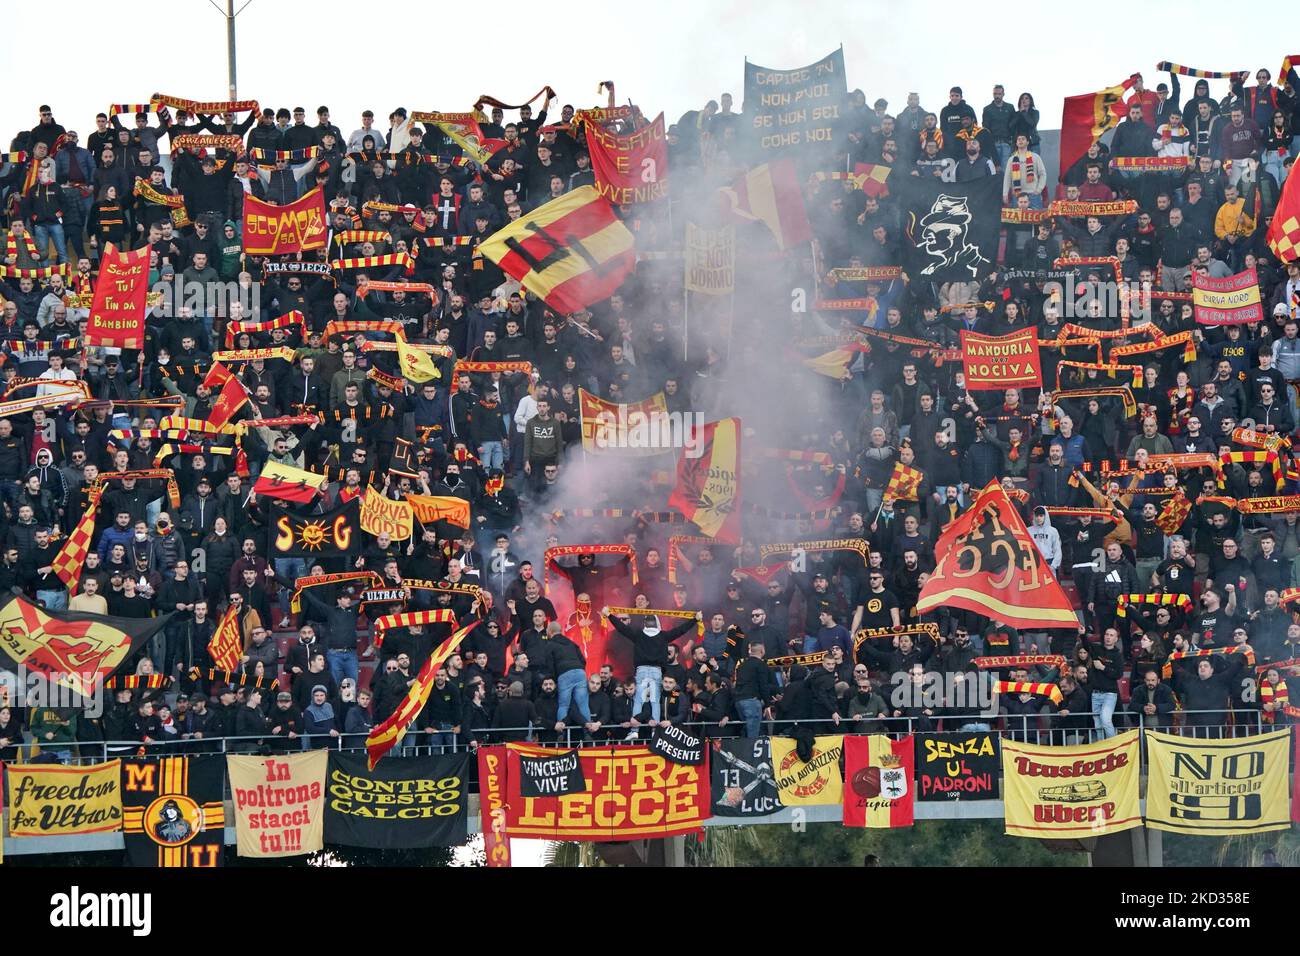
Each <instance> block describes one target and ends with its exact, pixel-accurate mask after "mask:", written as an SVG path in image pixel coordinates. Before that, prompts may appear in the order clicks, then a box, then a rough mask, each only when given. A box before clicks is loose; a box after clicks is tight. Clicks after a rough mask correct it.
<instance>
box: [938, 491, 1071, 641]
mask: <svg viewBox="0 0 1300 956" xmlns="http://www.w3.org/2000/svg"><path fill="white" fill-rule="evenodd" d="M934 556H935V561H936V564H935V568H934V573H933V574H931V575H930V578H929V580H928V581H926V582H925V586H924V587H922V588H921V596H920V597H919V598H918V599H917V602H916V610H917V613H918V614H924V613H925V612H926V611H932V610H934V609H935V608H939V607H943V606H945V605H946V606H949V607H960V608H965V609H966V610H968V611H974V612H976V613H977V614H985V615H987V616H988V617H991V618H992V619H993V620H995V621H998V622H1000V623H1003V624H1010V625H1011V626H1013V627H1023V628H1030V629H1035V630H1042V629H1044V628H1057V627H1063V628H1070V629H1074V628H1077V627H1078V626H1079V619H1078V617H1077V616H1076V615H1075V612H1074V606H1073V605H1072V604H1071V603H1070V599H1069V598H1068V597H1066V594H1065V591H1063V590H1062V589H1061V585H1060V583H1059V582H1058V581H1057V580H1056V578H1055V577H1054V576H1053V575H1052V571H1051V569H1050V568H1049V567H1048V566H1047V564H1046V562H1044V561H1043V555H1042V552H1040V551H1039V550H1038V546H1037V545H1036V544H1034V542H1033V539H1031V538H1030V537H1029V532H1028V530H1027V529H1026V528H1025V522H1024V520H1023V519H1022V518H1021V517H1020V513H1019V512H1018V511H1016V508H1015V505H1014V504H1012V502H1011V499H1010V498H1008V497H1007V493H1006V491H1005V490H1003V488H1002V486H1001V485H999V484H998V483H997V482H992V481H991V482H989V484H988V486H987V487H986V488H985V489H984V490H983V491H981V492H980V493H979V494H978V495H977V496H976V497H975V503H974V504H973V505H972V506H971V508H970V510H968V511H967V512H966V513H965V514H962V515H960V516H958V518H957V520H955V521H954V522H953V523H952V524H950V525H949V526H948V528H947V530H946V531H944V533H943V534H942V535H940V537H939V540H938V542H937V543H936V544H935V546H934Z"/></svg>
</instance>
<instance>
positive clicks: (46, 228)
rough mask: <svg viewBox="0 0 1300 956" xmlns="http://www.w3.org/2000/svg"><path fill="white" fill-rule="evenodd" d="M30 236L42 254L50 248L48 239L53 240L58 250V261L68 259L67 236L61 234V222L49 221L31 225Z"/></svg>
mask: <svg viewBox="0 0 1300 956" xmlns="http://www.w3.org/2000/svg"><path fill="white" fill-rule="evenodd" d="M32 238H33V239H34V240H35V242H36V248H37V249H38V250H39V251H40V253H41V255H42V256H44V255H45V254H46V252H47V251H48V250H49V248H50V240H51V239H53V240H54V248H55V250H56V251H57V252H58V255H59V261H60V262H67V261H68V238H67V236H65V235H64V234H63V223H61V222H49V223H38V224H37V225H35V226H33V227H32Z"/></svg>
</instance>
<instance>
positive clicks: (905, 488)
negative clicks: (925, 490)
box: [885, 461, 925, 501]
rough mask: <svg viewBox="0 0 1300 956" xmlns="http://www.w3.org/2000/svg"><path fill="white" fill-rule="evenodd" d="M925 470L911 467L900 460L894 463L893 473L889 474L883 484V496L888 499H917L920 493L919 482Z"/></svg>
mask: <svg viewBox="0 0 1300 956" xmlns="http://www.w3.org/2000/svg"><path fill="white" fill-rule="evenodd" d="M924 478H925V472H923V471H921V470H920V469H919V468H912V467H910V466H908V465H905V464H903V463H902V462H901V461H898V462H895V463H894V473H893V474H892V475H890V476H889V484H888V485H886V486H885V497H886V498H888V499H889V500H890V501H917V500H919V497H920V494H921V482H922V481H923V480H924Z"/></svg>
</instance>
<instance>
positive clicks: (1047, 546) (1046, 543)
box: [1029, 512, 1061, 574]
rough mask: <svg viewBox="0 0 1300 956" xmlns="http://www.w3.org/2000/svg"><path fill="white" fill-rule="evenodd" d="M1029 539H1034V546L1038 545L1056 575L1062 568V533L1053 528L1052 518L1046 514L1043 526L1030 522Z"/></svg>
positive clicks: (1044, 514)
mask: <svg viewBox="0 0 1300 956" xmlns="http://www.w3.org/2000/svg"><path fill="white" fill-rule="evenodd" d="M1029 537H1031V538H1033V539H1034V544H1036V545H1038V550H1039V551H1041V552H1042V555H1043V558H1044V559H1045V560H1046V561H1047V563H1048V565H1049V566H1050V567H1051V569H1052V573H1053V574H1055V573H1056V571H1057V570H1058V569H1059V568H1060V566H1061V533H1060V532H1059V531H1057V530H1056V529H1055V528H1053V527H1052V516H1051V515H1050V514H1048V513H1047V512H1044V513H1043V523H1042V524H1039V523H1038V522H1037V521H1032V522H1030V524H1029Z"/></svg>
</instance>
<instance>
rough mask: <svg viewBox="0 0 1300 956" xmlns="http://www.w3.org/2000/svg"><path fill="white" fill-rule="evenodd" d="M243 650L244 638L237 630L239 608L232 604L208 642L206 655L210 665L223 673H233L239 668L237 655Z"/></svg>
mask: <svg viewBox="0 0 1300 956" xmlns="http://www.w3.org/2000/svg"><path fill="white" fill-rule="evenodd" d="M243 649H244V636H243V634H241V633H240V629H239V608H238V607H237V606H236V605H234V604H232V605H230V607H228V608H226V613H225V614H223V615H221V622H220V623H219V624H217V629H216V630H215V631H213V632H212V638H211V639H210V640H209V641H208V655H209V656H210V657H211V658H212V663H214V664H216V665H217V667H218V668H219V669H221V670H223V671H227V672H229V673H233V672H234V670H235V668H237V667H238V666H239V655H240V653H241V652H242V651H243Z"/></svg>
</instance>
